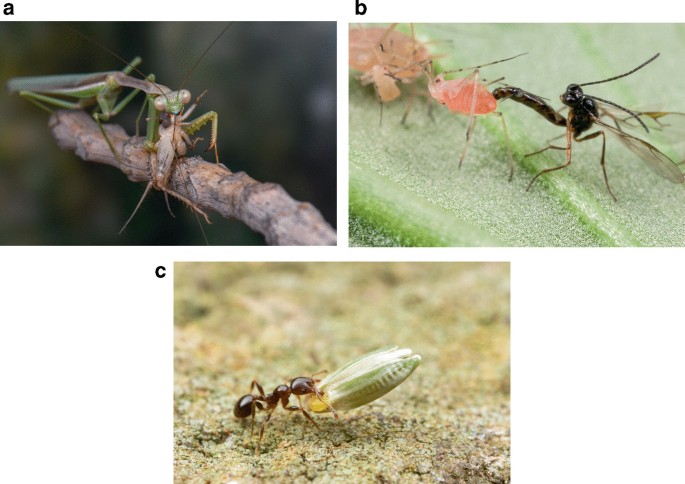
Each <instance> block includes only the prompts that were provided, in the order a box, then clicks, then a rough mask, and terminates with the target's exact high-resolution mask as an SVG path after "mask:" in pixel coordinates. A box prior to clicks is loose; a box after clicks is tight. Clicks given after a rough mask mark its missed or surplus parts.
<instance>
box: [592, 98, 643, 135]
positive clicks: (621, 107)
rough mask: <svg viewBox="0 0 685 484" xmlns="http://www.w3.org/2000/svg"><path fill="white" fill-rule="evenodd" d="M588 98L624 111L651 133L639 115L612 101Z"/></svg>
mask: <svg viewBox="0 0 685 484" xmlns="http://www.w3.org/2000/svg"><path fill="white" fill-rule="evenodd" d="M587 97H589V98H591V99H595V100H597V101H600V102H603V103H604V104H609V105H610V106H613V107H615V108H618V109H620V110H621V111H623V112H625V113H628V114H630V117H631V118H635V119H636V120H637V122H638V123H640V124H641V125H642V127H643V128H645V131H646V132H647V133H649V128H648V127H647V125H646V124H645V123H644V122H643V121H642V120H641V119H640V116H639V115H638V114H637V113H635V112H633V111H631V110H630V109H627V108H624V107H623V106H621V105H620V104H616V103H613V102H611V101H607V100H606V99H602V98H599V97H595V96H587Z"/></svg>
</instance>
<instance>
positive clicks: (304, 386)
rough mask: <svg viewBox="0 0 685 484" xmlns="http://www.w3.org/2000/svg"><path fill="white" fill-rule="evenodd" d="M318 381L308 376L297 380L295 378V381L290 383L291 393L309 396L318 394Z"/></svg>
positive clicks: (299, 377)
mask: <svg viewBox="0 0 685 484" xmlns="http://www.w3.org/2000/svg"><path fill="white" fill-rule="evenodd" d="M317 381H318V380H315V379H313V378H309V377H306V376H298V377H297V378H293V380H292V381H291V382H290V391H292V393H293V395H308V394H310V393H317V394H318V390H317V388H316V382H317Z"/></svg>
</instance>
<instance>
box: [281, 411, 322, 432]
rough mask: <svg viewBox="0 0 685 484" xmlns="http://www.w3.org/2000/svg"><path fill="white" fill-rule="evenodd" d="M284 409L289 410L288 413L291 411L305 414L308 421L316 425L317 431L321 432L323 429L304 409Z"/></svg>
mask: <svg viewBox="0 0 685 484" xmlns="http://www.w3.org/2000/svg"><path fill="white" fill-rule="evenodd" d="M283 408H285V409H286V410H288V411H290V412H302V413H303V414H304V416H305V417H307V420H309V421H310V422H311V423H313V424H314V427H316V429H317V430H321V429H320V428H319V425H318V424H317V423H316V422H315V421H314V419H313V418H312V417H311V415H309V414H308V413H307V411H306V410H305V409H304V408H302V407H296V406H292V407H283Z"/></svg>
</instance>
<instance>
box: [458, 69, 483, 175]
mask: <svg viewBox="0 0 685 484" xmlns="http://www.w3.org/2000/svg"><path fill="white" fill-rule="evenodd" d="M479 73H480V72H479V71H478V69H476V70H475V71H473V74H472V75H471V76H469V77H472V78H473V95H472V96H471V112H470V113H469V126H468V128H466V143H465V144H464V149H463V150H462V152H461V157H460V158H459V168H461V164H462V163H463V161H464V158H465V157H466V151H467V150H468V149H469V142H470V141H471V133H473V129H474V127H475V126H476V93H477V88H478V74H479ZM467 79H468V78H467Z"/></svg>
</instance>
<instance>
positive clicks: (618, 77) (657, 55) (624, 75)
mask: <svg viewBox="0 0 685 484" xmlns="http://www.w3.org/2000/svg"><path fill="white" fill-rule="evenodd" d="M659 55H661V53H660V52H657V53H656V54H655V55H653V56H652V57H651V58H649V59H647V60H646V61H644V62H643V63H642V64H640V65H639V66H637V67H636V68H635V69H633V70H631V71H628V72H626V73H624V74H620V75H618V76H614V77H610V78H609V79H604V80H602V81H594V82H585V83H583V84H578V85H579V86H591V85H593V84H602V83H604V82H609V81H615V80H616V79H620V78H622V77H626V76H629V75H631V74H632V73H633V72H635V71H639V70H640V69H642V68H643V67H644V66H646V65H647V64H649V63H650V62H652V61H653V60H654V59H656V58H657V57H659ZM619 107H620V106H619ZM621 109H623V108H621Z"/></svg>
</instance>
